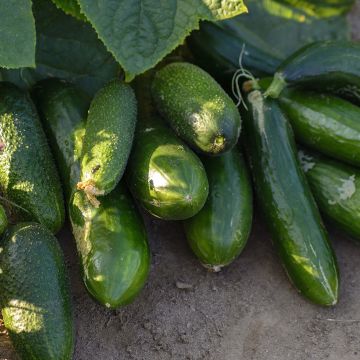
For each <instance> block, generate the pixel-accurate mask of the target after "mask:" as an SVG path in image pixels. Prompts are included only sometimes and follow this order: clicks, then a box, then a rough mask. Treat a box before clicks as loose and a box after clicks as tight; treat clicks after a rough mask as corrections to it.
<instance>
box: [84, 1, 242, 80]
mask: <svg viewBox="0 0 360 360" xmlns="http://www.w3.org/2000/svg"><path fill="white" fill-rule="evenodd" d="M79 3H80V6H81V10H82V12H83V13H84V14H85V15H86V17H87V19H88V20H89V21H90V22H91V23H92V25H93V27H94V28H95V30H96V32H97V33H98V35H99V37H100V39H101V40H102V41H103V42H104V44H105V45H106V46H107V48H108V49H109V50H110V51H111V53H112V54H113V55H114V57H115V58H116V60H117V61H118V62H119V63H120V65H121V66H122V67H123V69H124V70H125V74H126V80H127V81H130V80H131V79H133V78H134V76H136V75H138V74H141V73H143V72H145V71H146V70H147V69H150V68H152V67H153V66H154V65H156V64H157V63H158V62H159V61H160V60H161V59H162V58H163V57H165V55H167V54H169V53H170V52H171V51H172V50H173V49H174V48H176V47H177V46H178V45H179V44H181V43H182V42H183V41H184V39H185V37H186V36H187V35H188V34H189V33H190V32H191V31H192V30H193V29H196V28H198V26H199V21H200V20H201V19H203V20H211V21H216V20H222V19H226V18H230V17H233V16H235V15H238V14H241V13H243V12H246V11H247V9H246V6H245V5H244V2H243V1H242V0H227V1H223V0H102V1H99V0H79Z"/></svg>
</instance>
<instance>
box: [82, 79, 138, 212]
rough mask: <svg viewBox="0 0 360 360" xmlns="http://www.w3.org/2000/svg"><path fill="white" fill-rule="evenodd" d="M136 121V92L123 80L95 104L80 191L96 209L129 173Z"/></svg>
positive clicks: (89, 121)
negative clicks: (100, 196)
mask: <svg viewBox="0 0 360 360" xmlns="http://www.w3.org/2000/svg"><path fill="white" fill-rule="evenodd" d="M136 117H137V103H136V98H135V94H134V91H133V90H132V88H131V87H130V86H129V85H127V84H124V83H123V82H121V81H120V80H113V81H111V82H110V83H108V84H107V85H105V86H104V87H103V88H102V89H101V90H100V91H99V92H98V93H97V94H96V95H95V98H94V99H93V101H92V102H91V105H90V110H89V116H88V119H87V123H86V131H85V136H84V145H83V153H82V156H81V176H80V182H79V184H78V189H79V190H84V192H85V193H86V194H87V196H88V198H89V200H90V201H92V203H93V205H94V206H98V204H99V203H98V201H97V200H96V196H99V195H106V194H108V193H110V192H111V191H112V190H113V189H114V188H115V187H116V185H117V184H118V182H119V181H120V179H121V177H122V175H123V173H124V171H125V167H126V164H127V160H128V157H129V154H130V150H131V146H132V142H133V137H134V131H135V125H136Z"/></svg>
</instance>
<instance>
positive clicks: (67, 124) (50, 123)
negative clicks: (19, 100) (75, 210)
mask: <svg viewBox="0 0 360 360" xmlns="http://www.w3.org/2000/svg"><path fill="white" fill-rule="evenodd" d="M34 96H35V98H36V101H37V106H38V109H39V113H40V115H41V120H42V123H43V126H44V129H45V132H46V135H47V137H48V139H49V142H50V145H51V147H52V150H53V153H54V156H55V159H56V162H57V165H58V168H59V174H60V176H61V180H62V183H63V187H64V188H65V190H66V199H67V201H69V200H70V196H71V193H72V191H73V190H74V188H75V187H76V184H77V182H78V180H79V178H80V169H79V165H78V163H77V162H78V161H79V158H80V155H81V154H80V153H81V144H80V143H81V142H82V138H83V136H84V134H85V127H84V124H85V120H86V116H87V112H88V110H89V106H90V99H89V97H88V96H87V95H86V94H85V93H84V92H83V91H82V90H81V89H79V88H78V87H77V86H75V85H73V84H70V83H68V82H65V81H62V80H58V79H46V80H43V81H40V82H38V83H37V84H36V86H35V87H34ZM74 164H76V165H74Z"/></svg>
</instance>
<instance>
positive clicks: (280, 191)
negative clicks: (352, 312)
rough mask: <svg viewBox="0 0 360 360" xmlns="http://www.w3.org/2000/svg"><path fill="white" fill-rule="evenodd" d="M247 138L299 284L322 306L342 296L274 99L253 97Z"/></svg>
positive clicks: (278, 242) (272, 223) (275, 235)
mask: <svg viewBox="0 0 360 360" xmlns="http://www.w3.org/2000/svg"><path fill="white" fill-rule="evenodd" d="M248 108H249V112H248V113H247V114H246V115H245V119H244V124H245V137H244V138H245V139H246V148H247V153H248V156H249V160H250V164H251V170H252V175H253V178H254V182H255V189H256V195H257V198H258V201H259V203H260V205H261V207H262V210H263V212H264V215H265V218H266V220H267V223H268V226H269V228H270V230H271V233H272V239H273V242H274V245H275V248H276V250H277V252H278V254H279V256H280V259H281V261H282V263H283V266H284V268H285V270H286V273H287V274H288V276H289V278H290V279H291V281H292V283H293V284H294V285H295V287H296V288H297V289H298V290H299V291H300V292H301V293H302V294H303V295H304V296H305V297H307V298H308V299H309V300H311V301H313V302H314V303H316V304H319V305H327V306H329V305H334V304H336V303H337V300H338V291H339V289H338V288H339V277H338V268H337V263H336V259H335V255H334V253H333V250H332V248H331V245H330V243H329V241H328V237H327V234H326V230H325V228H324V226H323V224H322V221H321V218H320V214H319V211H318V209H317V207H316V204H315V201H314V198H313V197H312V194H311V191H310V188H309V186H308V184H307V182H306V178H305V175H304V173H303V172H302V170H301V168H300V165H299V163H298V159H297V154H296V150H295V143H294V139H293V134H292V131H291V128H290V126H289V123H288V122H287V120H286V118H285V117H284V115H283V114H282V112H281V111H280V108H279V106H278V105H277V103H276V102H275V101H274V100H272V99H269V98H267V99H265V98H264V97H263V95H262V94H261V93H260V91H257V90H255V91H253V92H251V93H250V94H249V95H248Z"/></svg>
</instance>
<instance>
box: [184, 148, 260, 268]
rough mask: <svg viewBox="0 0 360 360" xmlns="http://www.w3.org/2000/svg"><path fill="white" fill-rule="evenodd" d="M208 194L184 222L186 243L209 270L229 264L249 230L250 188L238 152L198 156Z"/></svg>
mask: <svg viewBox="0 0 360 360" xmlns="http://www.w3.org/2000/svg"><path fill="white" fill-rule="evenodd" d="M202 161H203V164H204V166H205V169H206V174H207V177H208V179H209V188H210V193H209V197H208V199H207V201H206V203H205V205H204V207H203V208H202V209H201V210H200V212H199V213H198V214H196V215H195V216H194V217H192V218H190V219H188V220H186V221H184V227H185V234H186V237H187V240H188V243H189V245H190V247H191V249H192V250H193V252H194V253H195V255H196V256H197V257H198V258H199V260H200V261H201V263H202V264H203V265H204V266H205V267H206V268H208V269H210V270H212V271H220V270H221V268H222V267H224V266H226V265H229V264H230V263H231V262H232V261H233V260H234V259H235V258H236V257H237V256H238V255H239V254H240V253H241V251H242V249H243V248H244V246H245V244H246V242H247V239H248V237H249V234H250V230H251V223H252V211H253V209H252V189H251V182H250V179H249V174H248V171H247V168H246V165H245V161H244V159H243V157H242V155H241V154H240V153H239V152H238V150H237V149H236V148H234V149H233V150H231V151H229V152H228V153H226V154H224V155H222V156H217V157H215V158H205V157H203V158H202Z"/></svg>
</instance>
